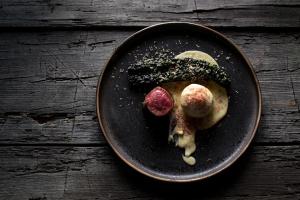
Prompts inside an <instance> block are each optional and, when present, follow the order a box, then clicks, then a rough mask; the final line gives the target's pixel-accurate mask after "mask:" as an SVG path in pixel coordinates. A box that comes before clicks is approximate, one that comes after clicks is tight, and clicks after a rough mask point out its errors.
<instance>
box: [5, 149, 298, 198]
mask: <svg viewBox="0 0 300 200" xmlns="http://www.w3.org/2000/svg"><path fill="white" fill-rule="evenodd" d="M299 156H300V148H299V146H285V147H283V146H267V147H263V146H257V147H254V148H251V149H250V150H249V151H248V153H247V154H246V155H245V156H244V157H242V159H241V160H239V162H238V163H236V164H235V165H234V166H233V167H231V168H230V169H229V170H226V171H225V172H224V173H222V174H221V175H218V176H216V177H214V178H212V179H209V180H207V181H203V182H198V183H194V184H185V185H182V184H180V185H176V184H175V185H174V184H165V183H160V182H157V181H153V180H150V179H149V178H146V177H144V176H142V175H139V174H137V173H136V172H134V171H133V170H132V169H130V168H129V167H127V166H125V164H123V163H121V161H120V160H119V159H117V158H116V156H114V155H112V152H111V150H110V148H108V147H107V146H102V147H53V146H52V147H1V148H0V161H1V166H0V168H1V170H0V176H1V179H0V198H1V199H30V198H44V199H46V198H47V199H61V198H63V199H97V198H98V199H171V197H174V196H177V197H178V198H183V199H199V197H201V199H231V200H232V199H233V200H237V199H246V200H248V199H264V200H267V199H268V200H271V199H272V200H273V199H299V197H300V196H299V195H300V193H299V191H300V178H299V174H300V157H299ZM137 183H138V184H137Z"/></svg>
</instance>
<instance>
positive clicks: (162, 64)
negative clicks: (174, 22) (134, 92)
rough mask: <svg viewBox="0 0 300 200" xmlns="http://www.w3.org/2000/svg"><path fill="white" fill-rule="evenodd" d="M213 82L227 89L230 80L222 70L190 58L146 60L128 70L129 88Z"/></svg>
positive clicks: (216, 66)
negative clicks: (175, 83) (168, 83)
mask: <svg viewBox="0 0 300 200" xmlns="http://www.w3.org/2000/svg"><path fill="white" fill-rule="evenodd" d="M203 79H204V80H214V81H215V82H217V83H219V84H220V85H222V86H225V87H227V86H228V85H229V84H230V82H231V80H230V78H229V75H228V74H227V73H226V71H225V70H224V68H222V67H220V66H218V65H214V64H210V63H208V62H206V61H202V60H195V59H191V58H185V59H173V58H172V59H170V58H162V57H158V58H146V59H143V60H142V61H140V62H137V63H135V64H133V65H131V66H130V67H129V68H128V80H129V83H130V85H131V86H134V87H139V86H143V85H146V84H155V85H156V84H160V83H165V82H173V81H197V80H203Z"/></svg>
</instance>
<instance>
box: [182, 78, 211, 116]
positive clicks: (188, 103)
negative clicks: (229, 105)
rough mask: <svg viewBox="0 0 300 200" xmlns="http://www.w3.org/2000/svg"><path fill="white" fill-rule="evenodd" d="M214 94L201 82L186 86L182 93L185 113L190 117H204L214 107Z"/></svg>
mask: <svg viewBox="0 0 300 200" xmlns="http://www.w3.org/2000/svg"><path fill="white" fill-rule="evenodd" d="M212 103H213V95H212V93H211V92H210V90H209V89H207V88H206V87H205V86H203V85H200V84H195V83H193V84H190V85H188V86H186V87H185V88H184V89H183V90H182V92H181V95H180V104H181V107H182V110H183V111H184V113H185V114H186V115H188V116H190V117H196V118H200V117H204V116H205V115H207V114H208V113H209V112H210V111H211V109H212Z"/></svg>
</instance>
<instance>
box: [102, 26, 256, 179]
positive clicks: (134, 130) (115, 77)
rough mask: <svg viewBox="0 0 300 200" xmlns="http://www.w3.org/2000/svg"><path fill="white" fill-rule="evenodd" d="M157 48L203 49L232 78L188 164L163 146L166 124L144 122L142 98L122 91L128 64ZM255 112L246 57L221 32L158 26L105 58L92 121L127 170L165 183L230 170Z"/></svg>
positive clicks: (250, 136)
mask: <svg viewBox="0 0 300 200" xmlns="http://www.w3.org/2000/svg"><path fill="white" fill-rule="evenodd" d="M162 49H168V50H170V51H172V52H173V53H174V54H175V55H176V54H179V53H181V52H184V51H187V50H200V51H204V52H206V53H208V54H210V55H211V56H212V57H214V58H215V59H216V60H217V62H218V63H219V65H221V66H223V67H225V69H226V71H227V72H228V73H229V74H230V77H231V79H232V83H231V87H230V89H229V91H228V93H229V96H230V99H229V109H228V113H227V115H226V117H225V118H224V119H223V120H222V121H221V122H220V123H219V124H218V125H216V126H215V127H213V128H211V129H209V130H207V131H205V132H200V133H198V134H197V135H196V145H197V150H196V152H195V153H194V156H195V157H196V160H197V163H196V165H194V166H189V165H187V164H186V163H184V162H183V160H182V158H181V154H182V150H181V149H179V148H176V147H174V145H171V144H168V142H167V137H168V130H167V128H168V125H167V120H162V121H161V122H160V123H151V122H149V121H148V120H146V118H145V117H144V115H145V114H144V113H143V110H142V102H143V99H144V95H145V94H144V93H139V92H135V91H133V90H131V89H130V88H128V81H127V72H126V69H127V68H128V66H129V65H130V64H132V63H134V62H136V60H139V59H140V58H142V57H143V56H144V55H145V54H148V55H151V54H153V53H154V52H155V51H161V50H162ZM260 113H261V94H260V89H259V85H258V81H257V79H256V76H255V74H254V72H253V69H252V66H251V64H250V62H249V61H248V60H247V58H245V56H244V55H243V54H242V53H241V52H240V50H239V49H238V48H237V47H236V46H235V45H234V44H233V43H232V42H231V41H229V40H228V39H227V38H225V36H223V35H222V34H220V33H218V32H216V31H214V30H212V29H209V28H207V27H204V26H200V25H196V24H191V23H164V24H158V25H154V26H150V27H148V28H145V29H143V30H141V31H138V32H137V33H135V34H134V35H132V36H130V37H129V38H128V39H126V40H125V41H124V42H123V43H122V44H121V45H120V46H119V47H118V48H117V49H116V50H115V52H114V53H113V55H112V56H111V58H110V60H109V61H108V63H107V64H106V66H105V69H104V72H103V73H102V75H101V77H100V79H99V83H98V88H97V114H98V119H99V122H100V125H101V128H102V131H103V133H104V136H105V138H106V139H107V141H108V143H109V144H110V146H111V147H112V148H113V150H114V151H115V152H116V153H117V155H118V156H119V157H120V158H121V159H122V160H123V161H125V162H126V163H127V164H128V165H129V166H131V167H132V168H134V169H136V170H137V171H139V172H141V173H143V174H145V175H148V176H150V177H153V178H156V179H159V180H165V181H173V182H188V181H194V180H200V179H204V178H207V177H209V176H212V175H214V174H217V173H218V172H220V171H222V170H224V169H225V168H227V167H228V166H230V165H231V164H232V163H233V162H234V161H236V160H237V159H238V158H239V157H240V156H241V154H242V153H243V152H244V151H245V150H246V148H247V147H248V146H249V144H250V142H251V140H252V139H253V137H254V135H255V132H256V129H257V126H258V122H259V119H260Z"/></svg>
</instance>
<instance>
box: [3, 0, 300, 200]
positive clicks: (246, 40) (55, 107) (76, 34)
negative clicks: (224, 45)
mask: <svg viewBox="0 0 300 200" xmlns="http://www.w3.org/2000/svg"><path fill="white" fill-rule="evenodd" d="M165 21H188V22H194V23H202V24H205V25H208V26H210V27H212V28H214V29H216V30H218V31H220V32H221V33H223V34H225V35H226V36H228V37H229V38H230V39H232V40H233V41H234V42H235V43H236V44H238V45H239V46H240V47H241V49H242V51H243V52H244V53H245V54H246V55H247V56H248V57H249V58H250V60H251V62H252V63H253V65H254V67H255V71H256V73H257V76H258V79H259V81H260V84H261V89H262V94H263V114H262V120H261V123H260V127H259V130H258V132H257V135H256V138H255V141H254V142H253V143H252V146H251V147H250V149H249V150H248V151H247V153H246V155H244V156H243V157H242V158H241V159H240V160H239V161H238V162H237V163H236V164H234V165H233V166H232V167H231V168H230V169H228V170H226V171H225V172H224V173H222V174H220V175H217V176H216V177H213V178H211V179H208V180H205V181H201V182H196V183H192V184H184V185H182V184H180V185H178V184H166V183H161V182H158V181H154V180H152V179H149V178H147V177H144V176H142V175H140V174H138V173H136V172H135V171H133V170H132V169H130V168H129V167H127V166H126V165H125V164H123V163H122V162H121V161H120V160H119V159H118V158H117V157H116V155H115V154H114V153H113V152H112V150H111V148H110V147H109V146H108V144H107V143H106V141H105V140H104V138H103V135H102V134H101V132H100V130H99V126H98V122H97V117H96V112H95V110H96V108H95V95H96V84H97V80H98V76H99V74H100V73H101V70H102V67H103V65H104V63H105V61H106V60H107V59H108V58H109V56H110V55H111V53H112V51H113V49H114V48H115V47H116V46H117V45H118V44H119V43H120V42H121V41H122V40H123V39H125V38H126V37H128V36H129V35H130V34H132V33H134V32H135V31H137V30H140V29H141V28H143V27H145V26H148V25H151V24H154V23H157V22H165ZM0 27H1V28H0V29H1V32H0V199H43V200H44V199H170V198H171V197H173V196H175V197H177V198H179V197H181V198H182V199H230V200H234V199H272V200H273V199H300V111H299V110H300V109H299V103H300V1H299V0H285V1H276V0H260V1H257V0H252V1H246V0H233V1H227V0H225V1H224V0H222V1H218V0H212V1H204V0H191V1H189V0H176V1H175V0H166V1H159V0H151V1H143V0H134V1H129V0H127V1H117V0H108V1H102V0H91V1H86V0H66V1H57V0H53V1H52V0H47V1H32V0H21V1H17V0H2V1H1V3H0Z"/></svg>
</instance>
